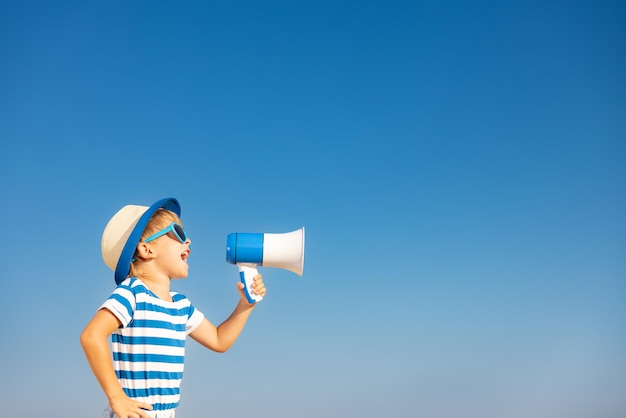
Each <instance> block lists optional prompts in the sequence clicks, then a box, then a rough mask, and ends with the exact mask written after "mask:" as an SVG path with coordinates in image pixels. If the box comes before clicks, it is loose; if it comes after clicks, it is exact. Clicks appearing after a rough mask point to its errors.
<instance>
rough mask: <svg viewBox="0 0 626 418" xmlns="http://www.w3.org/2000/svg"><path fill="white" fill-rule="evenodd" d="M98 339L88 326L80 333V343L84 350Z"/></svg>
mask: <svg viewBox="0 0 626 418" xmlns="http://www.w3.org/2000/svg"><path fill="white" fill-rule="evenodd" d="M95 341H96V337H95V335H93V332H90V331H89V329H88V328H85V329H84V330H83V332H82V333H81V334H80V345H81V347H83V350H85V351H86V350H87V349H88V348H89V347H91V346H93V344H94V342H95Z"/></svg>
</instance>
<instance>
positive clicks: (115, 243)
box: [101, 197, 180, 284]
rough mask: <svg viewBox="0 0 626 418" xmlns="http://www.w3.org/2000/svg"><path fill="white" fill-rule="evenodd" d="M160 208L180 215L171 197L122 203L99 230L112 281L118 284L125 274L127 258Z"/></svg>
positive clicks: (131, 255)
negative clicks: (144, 202)
mask: <svg viewBox="0 0 626 418" xmlns="http://www.w3.org/2000/svg"><path fill="white" fill-rule="evenodd" d="M161 208H163V209H167V210H169V211H172V212H174V213H175V214H176V215H178V216H180V204H179V203H178V200H176V199H174V198H172V197H170V198H166V199H161V200H159V201H157V202H155V203H154V204H152V206H137V205H127V206H124V207H123V208H122V209H120V210H119V211H118V212H117V213H116V214H115V215H113V217H112V218H111V220H109V222H108V223H107V226H106V227H105V228H104V232H103V233H102V243H101V246H102V258H103V259H104V263H105V264H106V265H107V266H109V268H110V269H111V270H113V271H114V272H115V283H117V284H120V283H122V282H123V281H124V280H125V279H126V277H128V273H129V272H130V262H131V260H132V258H133V255H134V254H135V250H136V249H137V245H138V244H139V240H140V239H141V234H143V231H144V229H146V226H147V225H148V221H149V220H150V218H152V215H154V213H155V212H156V211H157V210H159V209H161Z"/></svg>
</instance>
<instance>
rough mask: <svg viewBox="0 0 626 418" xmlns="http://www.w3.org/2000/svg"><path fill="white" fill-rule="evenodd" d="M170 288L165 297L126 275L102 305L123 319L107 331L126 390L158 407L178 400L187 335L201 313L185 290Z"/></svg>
mask: <svg viewBox="0 0 626 418" xmlns="http://www.w3.org/2000/svg"><path fill="white" fill-rule="evenodd" d="M170 294H171V296H172V299H173V301H172V302H167V301H164V300H162V299H160V298H159V297H158V296H156V295H155V294H154V293H152V292H151V291H150V289H148V288H147V287H146V286H145V284H144V283H143V282H142V281H141V280H140V279H137V278H133V277H130V278H128V279H126V280H124V281H123V282H122V283H121V284H120V285H119V286H118V287H117V288H116V289H115V291H114V292H113V294H111V296H110V297H109V298H108V299H107V300H106V301H105V302H104V304H103V305H102V306H101V308H106V309H108V310H109V311H111V313H113V315H115V316H116V317H117V319H119V320H120V322H121V323H122V326H121V327H120V328H118V329H117V330H116V331H115V332H113V334H112V336H111V348H112V351H113V367H114V368H115V373H116V374H117V378H118V380H119V381H120V384H121V385H122V388H123V389H124V392H125V393H126V395H127V396H128V397H130V398H132V399H135V400H138V401H141V402H145V403H148V404H151V405H152V407H153V410H156V411H159V410H167V409H174V408H176V407H177V406H178V403H179V400H180V383H181V380H182V377H183V368H184V360H185V339H186V337H187V335H188V334H189V333H191V332H192V331H193V330H194V329H196V327H198V325H200V323H201V322H202V320H203V319H204V315H203V314H202V313H201V312H200V311H199V310H197V309H195V308H194V307H193V305H192V304H191V302H190V301H189V299H187V298H186V297H185V296H184V295H181V294H180V293H176V292H170Z"/></svg>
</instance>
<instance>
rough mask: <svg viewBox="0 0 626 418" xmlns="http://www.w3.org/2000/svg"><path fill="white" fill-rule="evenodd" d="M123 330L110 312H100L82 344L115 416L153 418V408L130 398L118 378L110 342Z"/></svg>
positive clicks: (90, 323) (83, 337) (83, 336)
mask: <svg viewBox="0 0 626 418" xmlns="http://www.w3.org/2000/svg"><path fill="white" fill-rule="evenodd" d="M119 326H120V322H119V320H118V319H117V318H116V317H115V316H114V315H113V314H112V313H111V312H110V311H109V310H108V309H100V310H99V311H98V312H97V313H96V314H95V315H94V317H93V318H92V319H91V321H90V322H89V324H87V326H86V327H85V329H84V330H83V333H82V334H81V336H80V343H81V345H82V346H83V351H84V352H85V356H86V357H87V361H88V362H89V366H90V367H91V370H92V372H93V374H94V375H95V376H96V379H97V380H98V383H100V386H101V387H102V390H103V391H104V393H105V395H106V396H107V398H108V399H109V407H110V408H111V409H112V410H113V412H115V413H116V414H117V416H120V417H126V416H129V415H133V416H134V415H139V416H140V417H145V418H150V417H149V415H148V414H147V413H146V412H145V410H146V409H147V410H150V409H152V405H149V404H146V403H143V402H137V401H134V400H132V399H130V398H129V397H127V396H126V394H125V393H124V390H123V389H122V386H121V385H120V383H119V381H118V380H117V376H116V375H115V370H114V369H113V363H112V361H111V351H110V350H109V344H108V341H107V338H108V336H109V335H111V333H113V331H115V330H116V329H117V328H118V327H119Z"/></svg>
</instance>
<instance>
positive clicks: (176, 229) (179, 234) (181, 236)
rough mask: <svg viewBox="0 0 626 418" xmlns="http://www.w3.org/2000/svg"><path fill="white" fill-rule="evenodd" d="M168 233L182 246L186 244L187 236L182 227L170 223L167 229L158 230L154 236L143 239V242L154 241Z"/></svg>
mask: <svg viewBox="0 0 626 418" xmlns="http://www.w3.org/2000/svg"><path fill="white" fill-rule="evenodd" d="M169 232H173V233H174V236H175V237H176V239H177V240H179V241H180V242H182V243H183V244H184V243H185V242H187V234H186V233H185V230H184V229H183V227H182V226H180V225H178V224H177V223H176V222H172V223H171V224H169V226H168V227H167V228H165V229H162V230H160V231H159V232H157V233H156V234H153V235H150V236H149V237H148V238H146V239H144V240H143V242H150V241H154V240H155V239H157V238H159V237H162V236H163V235H165V234H167V233H169Z"/></svg>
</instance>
